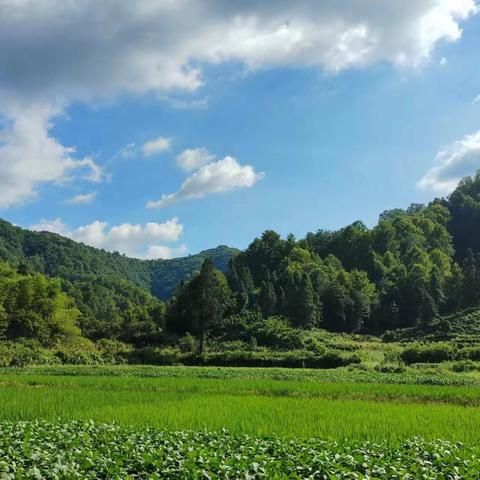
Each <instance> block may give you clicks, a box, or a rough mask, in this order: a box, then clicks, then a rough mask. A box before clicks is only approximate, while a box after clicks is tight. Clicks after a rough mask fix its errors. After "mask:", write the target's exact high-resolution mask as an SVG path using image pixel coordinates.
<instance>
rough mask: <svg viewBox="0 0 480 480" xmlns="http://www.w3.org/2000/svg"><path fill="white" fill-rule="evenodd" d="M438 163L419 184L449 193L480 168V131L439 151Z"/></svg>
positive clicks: (440, 192) (442, 192) (422, 186)
mask: <svg viewBox="0 0 480 480" xmlns="http://www.w3.org/2000/svg"><path fill="white" fill-rule="evenodd" d="M436 163H437V165H435V166H434V167H433V168H432V169H430V170H429V171H428V172H427V173H426V174H425V175H424V177H423V178H422V179H421V180H420V181H419V182H418V183H417V186H418V187H419V188H421V189H428V190H433V191H434V192H436V193H438V194H442V195H443V194H448V193H450V192H451V191H452V190H454V189H455V187H456V186H457V183H458V181H459V180H461V179H462V178H463V177H465V176H467V175H471V174H473V173H475V172H476V171H477V170H478V169H479V168H480V131H478V132H476V133H474V134H473V135H467V136H465V137H464V138H463V139H462V140H459V141H458V142H455V143H454V144H453V145H451V146H450V147H448V148H447V149H445V150H442V151H440V152H438V154H437V158H436Z"/></svg>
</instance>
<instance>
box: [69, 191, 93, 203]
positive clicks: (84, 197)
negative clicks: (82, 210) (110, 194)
mask: <svg viewBox="0 0 480 480" xmlns="http://www.w3.org/2000/svg"><path fill="white" fill-rule="evenodd" d="M96 196H97V192H90V193H81V194H80V195H75V196H74V197H72V198H69V199H68V200H66V201H65V203H66V204H67V205H84V204H86V203H92V202H93V200H95V197H96Z"/></svg>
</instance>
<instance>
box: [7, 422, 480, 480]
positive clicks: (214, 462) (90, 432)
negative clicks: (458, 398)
mask: <svg viewBox="0 0 480 480" xmlns="http://www.w3.org/2000/svg"><path fill="white" fill-rule="evenodd" d="M0 449H1V450H2V451H3V452H4V454H3V455H2V459H1V460H0V475H1V476H2V478H5V479H9V478H24V479H37V478H44V479H56V478H72V479H73V478H82V479H89V478H90V479H96V478H132V479H134V478H136V479H147V478H149V479H162V478H164V479H167V478H168V479H171V478H212V479H213V478H215V479H237V478H250V479H259V478H276V479H279V480H280V479H300V478H337V479H347V478H359V479H360V478H410V479H419V480H420V479H425V478H475V476H476V475H477V473H478V471H479V469H480V461H479V456H480V455H479V453H480V452H479V451H478V448H476V447H465V446H463V445H461V444H458V443H457V444H455V443H450V442H446V441H438V440H437V441H432V442H426V441H424V440H422V439H419V438H417V439H413V440H408V441H405V442H402V443H386V442H375V443H371V442H362V443H360V442H342V443H337V442H333V441H330V442H329V441H323V440H318V439H311V440H299V439H294V440H288V441H287V440H284V439H281V438H279V437H270V438H261V437H255V436H249V435H233V434H231V433H229V432H228V431H226V430H223V431H219V432H206V431H200V432H193V431H185V432H164V431H159V430H155V429H152V428H146V429H142V430H139V429H134V428H126V427H120V426H118V425H115V424H95V423H93V422H69V423H47V422H43V421H37V422H17V423H10V422H4V423H2V424H0Z"/></svg>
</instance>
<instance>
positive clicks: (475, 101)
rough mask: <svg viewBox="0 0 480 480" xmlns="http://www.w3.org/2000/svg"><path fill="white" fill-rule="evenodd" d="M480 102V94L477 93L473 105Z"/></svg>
mask: <svg viewBox="0 0 480 480" xmlns="http://www.w3.org/2000/svg"><path fill="white" fill-rule="evenodd" d="M479 103H480V95H477V96H476V97H475V98H474V99H473V100H472V105H478V104H479Z"/></svg>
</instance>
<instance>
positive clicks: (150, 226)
mask: <svg viewBox="0 0 480 480" xmlns="http://www.w3.org/2000/svg"><path fill="white" fill-rule="evenodd" d="M29 228H30V230H34V231H47V232H53V233H58V234H59V235H63V236H65V237H69V238H71V239H72V240H75V241H77V242H82V243H85V244H86V245H90V246H92V247H96V248H103V249H105V250H109V251H111V252H113V251H118V252H120V253H124V254H126V255H128V256H131V257H136V258H148V259H152V258H171V257H172V256H174V255H182V254H185V253H186V252H187V248H186V246H185V245H178V246H172V247H170V246H164V245H160V244H159V243H160V242H162V243H163V242H165V243H174V242H177V241H178V240H179V238H180V237H181V235H182V233H183V225H182V224H180V223H179V221H178V218H172V219H170V220H167V221H166V222H164V223H151V222H149V223H146V224H144V225H138V224H131V223H122V224H121V225H115V226H112V227H110V228H108V224H107V222H101V221H99V220H96V221H94V222H92V223H90V224H88V225H84V226H81V227H78V228H76V229H70V228H69V227H68V225H66V224H65V223H64V222H63V221H62V220H61V219H60V218H56V219H54V220H47V219H42V220H41V221H40V222H39V223H38V224H36V225H31V226H30V227H29Z"/></svg>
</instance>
